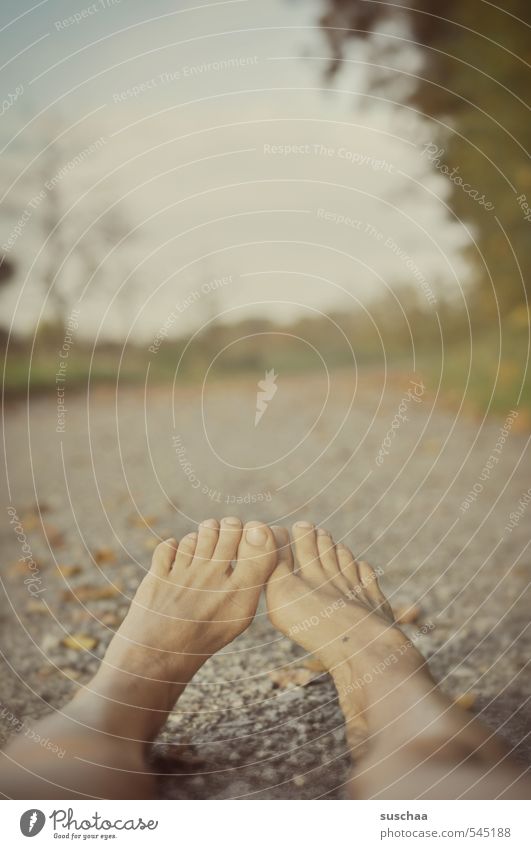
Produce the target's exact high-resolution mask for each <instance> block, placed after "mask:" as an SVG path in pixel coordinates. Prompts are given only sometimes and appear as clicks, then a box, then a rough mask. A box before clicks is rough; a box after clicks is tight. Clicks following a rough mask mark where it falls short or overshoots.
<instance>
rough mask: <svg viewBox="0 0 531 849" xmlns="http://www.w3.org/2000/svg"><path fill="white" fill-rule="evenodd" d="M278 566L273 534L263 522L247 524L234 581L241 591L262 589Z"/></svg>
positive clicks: (233, 574) (234, 571)
mask: <svg viewBox="0 0 531 849" xmlns="http://www.w3.org/2000/svg"><path fill="white" fill-rule="evenodd" d="M276 564H277V547H276V543H275V538H274V536H273V532H272V531H271V529H270V528H268V526H267V525H264V524H263V523H262V522H247V524H246V525H245V527H244V529H243V535H242V539H241V542H240V545H239V546H238V559H237V562H236V565H235V567H234V570H233V573H232V580H233V581H234V583H235V584H236V586H237V587H239V588H240V589H251V588H257V589H261V588H262V587H263V585H264V584H265V583H266V581H267V580H268V578H269V576H270V575H271V573H272V572H273V569H274V568H275V566H276Z"/></svg>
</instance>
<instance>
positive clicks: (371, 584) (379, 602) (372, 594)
mask: <svg viewBox="0 0 531 849" xmlns="http://www.w3.org/2000/svg"><path fill="white" fill-rule="evenodd" d="M358 570H359V573H360V578H361V585H362V587H363V591H364V593H365V595H366V597H367V599H368V600H369V601H370V602H371V604H372V605H373V606H374V607H378V608H380V610H381V612H382V613H383V614H384V615H385V616H389V617H390V618H391V619H392V620H393V619H394V615H393V611H392V609H391V605H390V604H389V602H388V601H387V599H386V597H385V596H384V594H383V592H382V590H381V588H380V585H379V583H378V576H377V574H376V572H375V571H374V569H373V568H372V566H369V564H368V563H366V562H365V561H364V560H360V561H359V563H358Z"/></svg>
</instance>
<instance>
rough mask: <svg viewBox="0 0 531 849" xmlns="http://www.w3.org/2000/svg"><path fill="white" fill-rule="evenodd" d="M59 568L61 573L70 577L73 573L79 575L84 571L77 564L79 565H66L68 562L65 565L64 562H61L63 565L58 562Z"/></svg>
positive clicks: (65, 576)
mask: <svg viewBox="0 0 531 849" xmlns="http://www.w3.org/2000/svg"><path fill="white" fill-rule="evenodd" d="M57 569H58V570H59V572H60V573H61V575H62V576H63V577H64V578H70V577H71V576H72V575H79V573H80V572H81V571H82V569H81V566H77V565H72V566H69V565H66V564H64V565H63V564H61V565H59V564H57Z"/></svg>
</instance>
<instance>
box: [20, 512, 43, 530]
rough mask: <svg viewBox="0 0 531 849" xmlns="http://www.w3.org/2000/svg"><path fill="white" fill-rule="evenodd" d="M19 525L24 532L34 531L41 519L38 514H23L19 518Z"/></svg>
mask: <svg viewBox="0 0 531 849" xmlns="http://www.w3.org/2000/svg"><path fill="white" fill-rule="evenodd" d="M20 524H21V525H22V527H23V528H24V530H25V531H34V530H35V529H36V528H40V526H41V519H40V516H39V514H38V513H24V514H23V515H22V516H21V517H20Z"/></svg>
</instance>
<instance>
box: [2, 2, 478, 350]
mask: <svg viewBox="0 0 531 849" xmlns="http://www.w3.org/2000/svg"><path fill="white" fill-rule="evenodd" d="M320 8H321V7H320V3H318V2H315V3H314V2H311V0H305V2H289V0H268V2H267V3H264V2H262V0H235V1H234V0H231V2H217V3H203V4H202V5H199V4H197V3H195V2H194V0H188V2H178V3H176V2H175V0H173V2H169V0H155V2H152V3H149V4H147V3H144V2H140V0H134V2H131V0H121V1H120V2H117V0H114V2H112V0H96V2H94V3H93V4H90V3H84V2H83V0H81V2H66V0H63V2H58V0H44V2H40V3H37V4H32V3H26V2H20V0H16V2H15V0H3V3H2V8H1V12H0V16H1V18H0V29H1V31H0V43H1V46H2V50H1V54H0V55H1V56H2V57H3V59H2V64H4V63H6V65H5V67H4V69H3V70H2V79H3V83H2V97H3V98H4V106H3V115H2V117H1V123H0V141H1V147H2V149H3V154H2V158H1V162H2V164H1V171H0V188H1V194H2V196H3V201H2V210H1V211H2V218H1V223H0V244H1V245H4V246H7V252H8V253H9V255H10V257H11V258H12V260H13V261H14V262H15V263H16V264H17V266H18V273H19V276H18V280H17V285H16V286H14V287H12V289H11V290H10V291H9V293H8V294H7V295H6V294H4V296H3V299H2V313H3V320H4V321H10V320H11V317H13V321H14V324H15V326H16V327H17V328H19V329H30V328H32V327H33V326H34V323H35V321H36V319H37V318H38V316H39V315H40V314H41V312H42V310H43V308H44V303H43V297H42V288H41V287H40V281H41V280H42V278H43V275H44V274H46V273H49V272H50V269H52V271H53V273H55V271H56V270H57V268H58V266H59V265H60V264H61V263H62V262H63V260H64V264H63V267H62V270H61V272H60V274H59V275H58V277H57V283H56V285H57V286H58V287H59V288H60V290H63V291H68V293H69V298H70V299H71V301H72V303H75V302H76V301H77V299H78V297H80V296H81V304H82V322H81V327H80V333H82V334H84V335H87V336H92V335H94V333H96V332H99V333H101V334H102V335H104V336H114V335H122V334H125V333H131V334H132V335H133V336H134V337H135V338H142V339H149V337H150V336H152V335H153V334H154V333H156V332H157V329H158V328H160V327H161V326H162V325H163V324H164V322H165V320H166V319H167V317H168V315H171V314H172V313H177V315H178V318H177V320H176V322H175V325H174V327H173V331H172V332H188V331H189V330H190V329H191V328H193V327H194V326H196V325H198V324H200V323H201V322H204V321H205V320H208V319H209V318H211V317H212V315H214V314H223V315H224V316H225V317H226V318H229V319H232V320H234V319H237V318H240V317H243V316H244V315H250V314H260V315H263V314H268V315H270V316H271V317H273V318H275V319H276V320H278V321H287V320H289V319H290V318H291V317H292V316H293V315H295V314H296V313H300V312H304V311H307V310H308V309H310V310H322V311H325V312H327V311H330V310H333V309H338V308H344V307H346V306H347V305H349V304H354V303H357V302H363V303H366V302H368V301H370V298H371V297H372V296H373V295H374V294H375V293H378V292H381V291H382V290H383V288H384V287H391V288H394V289H396V288H397V287H398V286H400V284H401V283H404V282H408V283H409V284H410V285H411V286H414V287H417V288H418V290H419V292H420V293H421V295H422V297H426V292H427V288H426V287H428V286H429V287H430V291H433V292H434V293H436V294H437V293H438V292H440V287H441V286H442V287H443V288H444V290H446V291H457V290H458V287H459V286H460V285H463V283H464V281H465V278H466V274H465V268H464V265H463V262H462V260H461V258H460V255H459V248H460V247H461V246H462V245H463V244H464V242H465V240H466V234H465V232H464V229H463V228H462V226H460V225H459V223H458V222H453V221H452V220H451V219H450V216H449V214H448V212H447V209H446V207H445V202H444V201H445V198H446V196H447V193H448V185H447V184H446V183H445V181H444V179H443V178H442V177H440V176H439V175H436V174H434V173H433V171H432V169H431V167H430V164H429V162H428V159H427V157H426V156H425V155H422V151H423V148H424V146H425V145H426V143H428V142H430V141H432V137H433V130H432V128H431V127H430V125H429V124H428V123H427V122H421V121H420V120H418V119H416V118H415V116H414V115H412V114H411V112H409V111H406V110H397V109H396V108H395V107H393V106H392V104H389V103H386V102H385V100H381V99H375V98H374V97H372V96H368V93H367V85H366V71H365V68H364V66H363V61H364V60H365V59H366V58H367V55H366V53H365V52H364V49H365V48H363V47H362V46H359V45H357V46H353V48H352V50H351V51H350V53H349V58H350V59H351V60H353V61H351V62H349V63H347V65H346V66H345V68H344V69H343V71H342V72H341V74H340V75H339V76H338V78H337V79H336V80H335V81H334V83H333V89H334V90H333V91H330V90H327V88H328V89H329V88H330V84H329V83H326V82H325V78H324V76H323V68H324V60H323V57H326V56H327V55H328V52H329V48H328V46H327V44H326V42H325V40H324V39H323V36H322V33H321V32H320V30H319V28H318V26H317V20H318V16H319V9H320ZM26 12H27V13H26ZM74 15H77V16H78V20H72V19H70V20H69V16H74ZM406 58H407V57H406ZM410 58H411V67H415V57H413V56H411V57H410ZM14 96H16V99H15V98H14ZM6 98H7V99H6ZM63 169H65V170H64V171H63ZM54 177H56V179H55V186H54V188H53V189H48V188H47V187H46V181H49V180H50V178H54ZM52 193H54V194H53V197H52ZM35 198H37V202H36V201H35ZM54 201H57V203H56V204H55V206H54V203H53V202H54ZM32 204H34V205H33V206H32ZM52 209H53V214H54V215H57V210H59V215H60V216H62V217H63V220H62V223H61V226H60V238H59V239H53V238H52V241H51V242H49V243H46V236H47V231H46V226H47V224H46V222H47V221H48V222H49V221H50V220H54V219H53V215H51V213H50V210H52ZM109 210H111V211H110V212H109ZM22 216H23V217H24V221H23V222H22V224H21V223H20V222H21V217H22ZM78 240H79V245H78V244H77V242H78ZM120 240H122V241H121V243H120V244H118V243H119V242H120ZM391 240H392V241H391ZM4 249H5V248H4ZM219 278H225V280H224V281H223V284H222V285H220V286H219V287H217V288H216V287H215V286H214V285H212V286H210V283H209V281H212V280H215V279H219ZM422 280H423V281H425V282H424V283H423V284H422V285H421V281H422ZM205 284H206V285H205ZM201 287H203V289H201ZM214 288H216V294H215V295H213V294H212V292H211V290H213V289H214Z"/></svg>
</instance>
